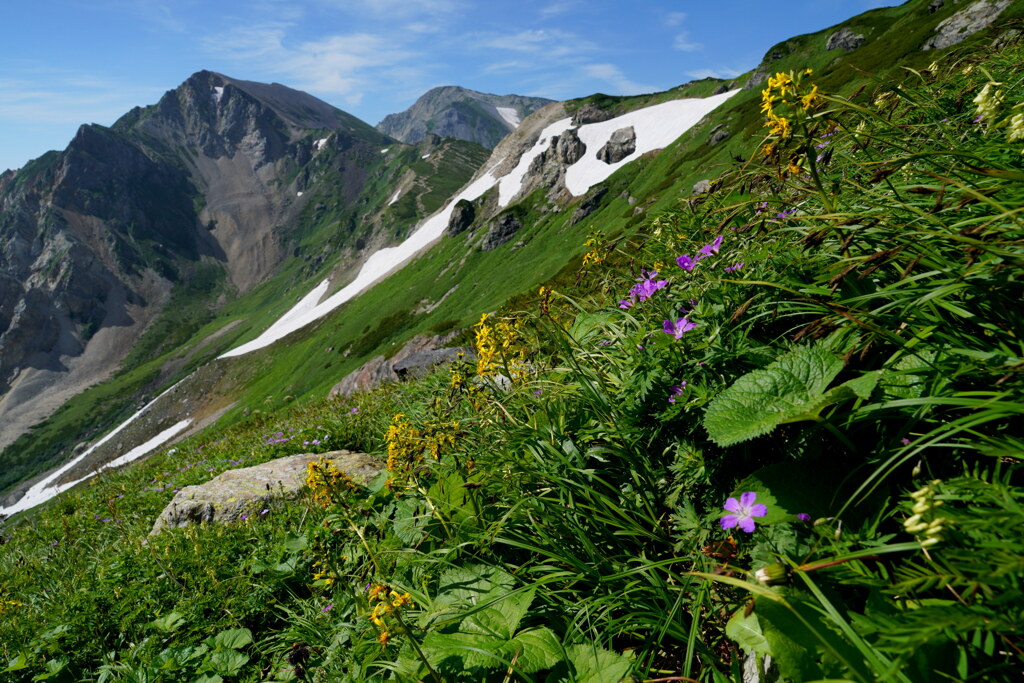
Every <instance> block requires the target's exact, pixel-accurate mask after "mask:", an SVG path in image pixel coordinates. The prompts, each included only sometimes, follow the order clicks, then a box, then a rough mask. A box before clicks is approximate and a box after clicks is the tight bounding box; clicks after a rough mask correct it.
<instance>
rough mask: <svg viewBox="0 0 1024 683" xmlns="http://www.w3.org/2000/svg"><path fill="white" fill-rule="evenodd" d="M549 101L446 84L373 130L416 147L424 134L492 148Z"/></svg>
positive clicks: (432, 90)
mask: <svg viewBox="0 0 1024 683" xmlns="http://www.w3.org/2000/svg"><path fill="white" fill-rule="evenodd" d="M551 102H552V100H547V99H544V98H543V97H523V96H522V95H488V94H486V93H482V92H477V91H475V90H467V89H466V88H460V87H458V86H454V85H449V86H443V87H440V88H433V89H431V90H428V91H427V92H426V93H424V94H423V96H422V97H420V98H419V99H418V100H416V102H415V104H413V105H412V106H411V107H409V108H408V109H406V110H405V111H403V112H401V113H399V114H389V115H388V116H385V117H384V120H383V121H381V122H380V123H378V124H377V130H379V131H380V132H381V133H384V134H385V135H390V136H391V137H393V138H395V139H396V140H401V141H402V142H407V143H409V144H416V143H418V142H421V141H422V140H423V139H424V138H425V137H426V136H427V135H428V134H431V133H433V134H434V135H438V136H440V137H453V138H459V139H460V140H468V141H470V142H475V143H477V144H480V145H483V146H484V147H486V148H488V149H494V147H495V146H496V145H497V144H498V143H499V142H501V140H502V139H503V138H504V137H505V136H506V135H508V134H509V133H511V132H512V131H513V130H515V129H516V127H518V126H519V123H520V122H521V121H522V120H523V119H525V118H526V117H527V116H529V115H530V114H532V113H533V112H535V111H537V110H538V109H540V108H541V107H543V106H545V105H548V104H551Z"/></svg>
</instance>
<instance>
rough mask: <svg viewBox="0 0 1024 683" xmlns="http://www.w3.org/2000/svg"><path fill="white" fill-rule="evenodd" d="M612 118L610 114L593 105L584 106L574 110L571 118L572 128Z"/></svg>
mask: <svg viewBox="0 0 1024 683" xmlns="http://www.w3.org/2000/svg"><path fill="white" fill-rule="evenodd" d="M611 118H614V117H613V115H612V114H611V113H610V112H607V111H605V110H604V109H601V108H600V107H598V106H596V105H593V104H589V103H588V104H584V105H583V106H582V107H580V108H579V109H577V110H576V113H575V114H573V117H572V125H573V126H582V125H583V124H585V123H601V122H602V121H607V120H609V119H611Z"/></svg>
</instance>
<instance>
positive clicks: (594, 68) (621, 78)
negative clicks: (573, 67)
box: [583, 64, 661, 95]
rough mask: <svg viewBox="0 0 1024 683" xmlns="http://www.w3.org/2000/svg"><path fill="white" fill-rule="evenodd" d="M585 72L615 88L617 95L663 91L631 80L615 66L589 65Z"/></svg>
mask: <svg viewBox="0 0 1024 683" xmlns="http://www.w3.org/2000/svg"><path fill="white" fill-rule="evenodd" d="M583 72H584V73H585V74H586V75H587V76H589V77H590V78H593V79H596V80H599V81H603V82H605V83H607V84H609V85H611V86H612V87H613V88H615V93H614V94H616V95H640V94H642V93H649V92H657V91H658V90H661V88H659V87H657V86H654V85H645V84H643V83H637V82H636V81H632V80H630V79H629V78H627V77H626V75H625V74H624V73H622V70H621V69H619V67H617V66H615V65H614V64H588V65H586V66H585V67H583Z"/></svg>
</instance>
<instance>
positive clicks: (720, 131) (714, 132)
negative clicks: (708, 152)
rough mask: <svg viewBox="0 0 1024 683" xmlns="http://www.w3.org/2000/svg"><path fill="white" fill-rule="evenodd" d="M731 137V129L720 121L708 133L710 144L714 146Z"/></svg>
mask: <svg viewBox="0 0 1024 683" xmlns="http://www.w3.org/2000/svg"><path fill="white" fill-rule="evenodd" d="M728 137H729V131H728V130H727V129H726V127H725V124H724V123H720V124H718V125H717V126H715V127H714V128H712V129H711V132H710V133H708V144H709V145H711V146H712V147H714V146H715V145H717V144H718V143H720V142H722V141H723V140H725V139H726V138H728Z"/></svg>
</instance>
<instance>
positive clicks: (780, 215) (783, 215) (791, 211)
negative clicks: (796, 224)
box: [775, 209, 796, 220]
mask: <svg viewBox="0 0 1024 683" xmlns="http://www.w3.org/2000/svg"><path fill="white" fill-rule="evenodd" d="M795 213H796V209H786V210H785V211H783V212H781V213H777V214H775V215H776V216H777V217H778V218H779V219H780V220H786V219H787V218H789V217H790V216H792V215H793V214H795Z"/></svg>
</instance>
